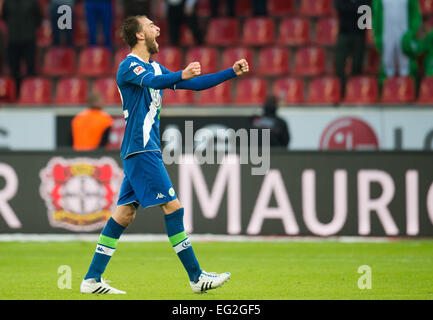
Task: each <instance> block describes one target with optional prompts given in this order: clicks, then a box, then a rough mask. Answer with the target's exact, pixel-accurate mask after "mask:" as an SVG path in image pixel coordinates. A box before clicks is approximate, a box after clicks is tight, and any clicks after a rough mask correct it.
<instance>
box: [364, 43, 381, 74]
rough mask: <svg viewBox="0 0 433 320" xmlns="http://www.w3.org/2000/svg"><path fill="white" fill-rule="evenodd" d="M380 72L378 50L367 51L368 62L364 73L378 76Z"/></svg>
mask: <svg viewBox="0 0 433 320" xmlns="http://www.w3.org/2000/svg"><path fill="white" fill-rule="evenodd" d="M379 71H380V55H379V52H378V51H377V50H376V49H369V50H368V51H367V62H366V64H365V68H364V73H366V74H371V75H378V74H379Z"/></svg>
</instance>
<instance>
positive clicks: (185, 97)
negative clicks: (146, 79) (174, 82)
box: [162, 89, 194, 106]
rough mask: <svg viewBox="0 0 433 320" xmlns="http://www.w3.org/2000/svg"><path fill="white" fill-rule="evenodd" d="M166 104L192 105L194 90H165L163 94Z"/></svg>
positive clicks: (163, 100)
mask: <svg viewBox="0 0 433 320" xmlns="http://www.w3.org/2000/svg"><path fill="white" fill-rule="evenodd" d="M162 102H163V104H164V105H169V106H173V105H192V104H194V91H192V90H182V89H179V90H176V91H175V90H171V89H167V90H164V94H163V96H162Z"/></svg>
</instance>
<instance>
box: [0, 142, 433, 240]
mask: <svg viewBox="0 0 433 320" xmlns="http://www.w3.org/2000/svg"><path fill="white" fill-rule="evenodd" d="M190 160H191V156H190V155H183V156H182V162H181V163H180V164H172V165H168V166H167V170H168V173H169V175H170V177H171V179H172V181H173V185H174V186H175V189H176V192H177V194H178V196H179V198H180V200H181V202H182V204H183V205H184V207H185V227H186V230H187V232H193V233H195V234H207V233H211V234H230V235H239V234H241V235H285V236H304V235H305V236H413V237H416V236H421V237H424V236H433V170H432V169H431V167H432V163H433V153H430V152H424V153H421V152H410V153H408V152H401V153H400V152H368V153H365V152H288V151H275V152H271V155H270V160H271V162H270V169H269V170H268V171H267V173H266V175H252V174H251V172H252V170H251V169H252V168H253V167H255V165H254V164H240V161H239V160H240V159H239V157H238V156H237V155H227V159H226V161H224V162H223V163H222V164H212V165H211V164H205V165H198V164H196V163H194V162H193V161H190ZM122 179H123V171H122V164H121V161H120V159H119V155H118V152H106V151H105V152H102V151H101V152H93V153H74V152H72V151H65V152H62V153H60V152H56V153H54V152H2V153H1V154H0V233H57V234H58V233H76V232H79V233H84V232H93V233H95V232H99V231H100V230H101V228H102V227H103V225H104V223H105V221H106V220H107V219H108V217H109V216H110V214H111V212H112V211H113V210H114V208H115V207H116V201H117V196H118V192H119V189H120V184H121V181H122ZM127 232H128V233H159V234H161V233H165V227H164V222H163V216H162V211H161V210H160V209H159V208H157V207H156V208H150V209H146V210H143V209H142V208H140V209H139V212H138V214H137V217H136V220H135V221H134V222H133V224H132V225H131V226H130V227H129V228H128V230H127Z"/></svg>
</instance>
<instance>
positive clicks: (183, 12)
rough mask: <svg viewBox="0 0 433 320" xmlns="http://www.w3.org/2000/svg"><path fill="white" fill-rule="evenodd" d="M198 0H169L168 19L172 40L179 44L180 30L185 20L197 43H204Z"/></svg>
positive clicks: (176, 44)
mask: <svg viewBox="0 0 433 320" xmlns="http://www.w3.org/2000/svg"><path fill="white" fill-rule="evenodd" d="M196 9H197V0H167V21H168V27H169V34H170V42H171V44H172V45H174V46H178V45H179V40H180V30H181V26H182V24H183V23H184V22H186V24H187V25H188V27H189V28H190V29H191V32H192V34H193V35H194V38H195V41H196V44H197V45H202V44H203V41H204V39H203V37H204V36H203V32H202V30H201V29H200V27H199V24H198V17H197V11H196Z"/></svg>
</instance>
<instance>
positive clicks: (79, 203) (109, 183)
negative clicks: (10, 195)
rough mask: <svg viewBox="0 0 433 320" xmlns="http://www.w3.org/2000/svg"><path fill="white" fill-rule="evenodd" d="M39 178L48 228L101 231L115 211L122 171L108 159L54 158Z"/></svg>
mask: <svg viewBox="0 0 433 320" xmlns="http://www.w3.org/2000/svg"><path fill="white" fill-rule="evenodd" d="M39 176H40V178H41V185H40V189H39V191H40V195H41V197H42V198H43V199H44V201H45V205H46V206H47V209H48V219H49V222H50V224H51V226H52V227H57V228H64V229H68V230H72V231H93V230H97V229H100V228H102V227H103V226H104V225H105V223H106V221H107V220H108V219H109V218H110V216H111V212H112V211H113V210H114V209H115V206H116V200H117V197H118V194H119V190H120V185H121V183H122V179H123V172H122V170H121V169H120V168H119V166H118V165H117V163H116V162H115V161H114V160H113V159H112V158H108V157H102V158H100V159H92V158H74V159H64V158H61V157H55V158H52V159H51V160H50V161H49V162H48V164H47V166H46V167H45V168H43V169H42V170H41V171H40V173H39Z"/></svg>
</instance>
